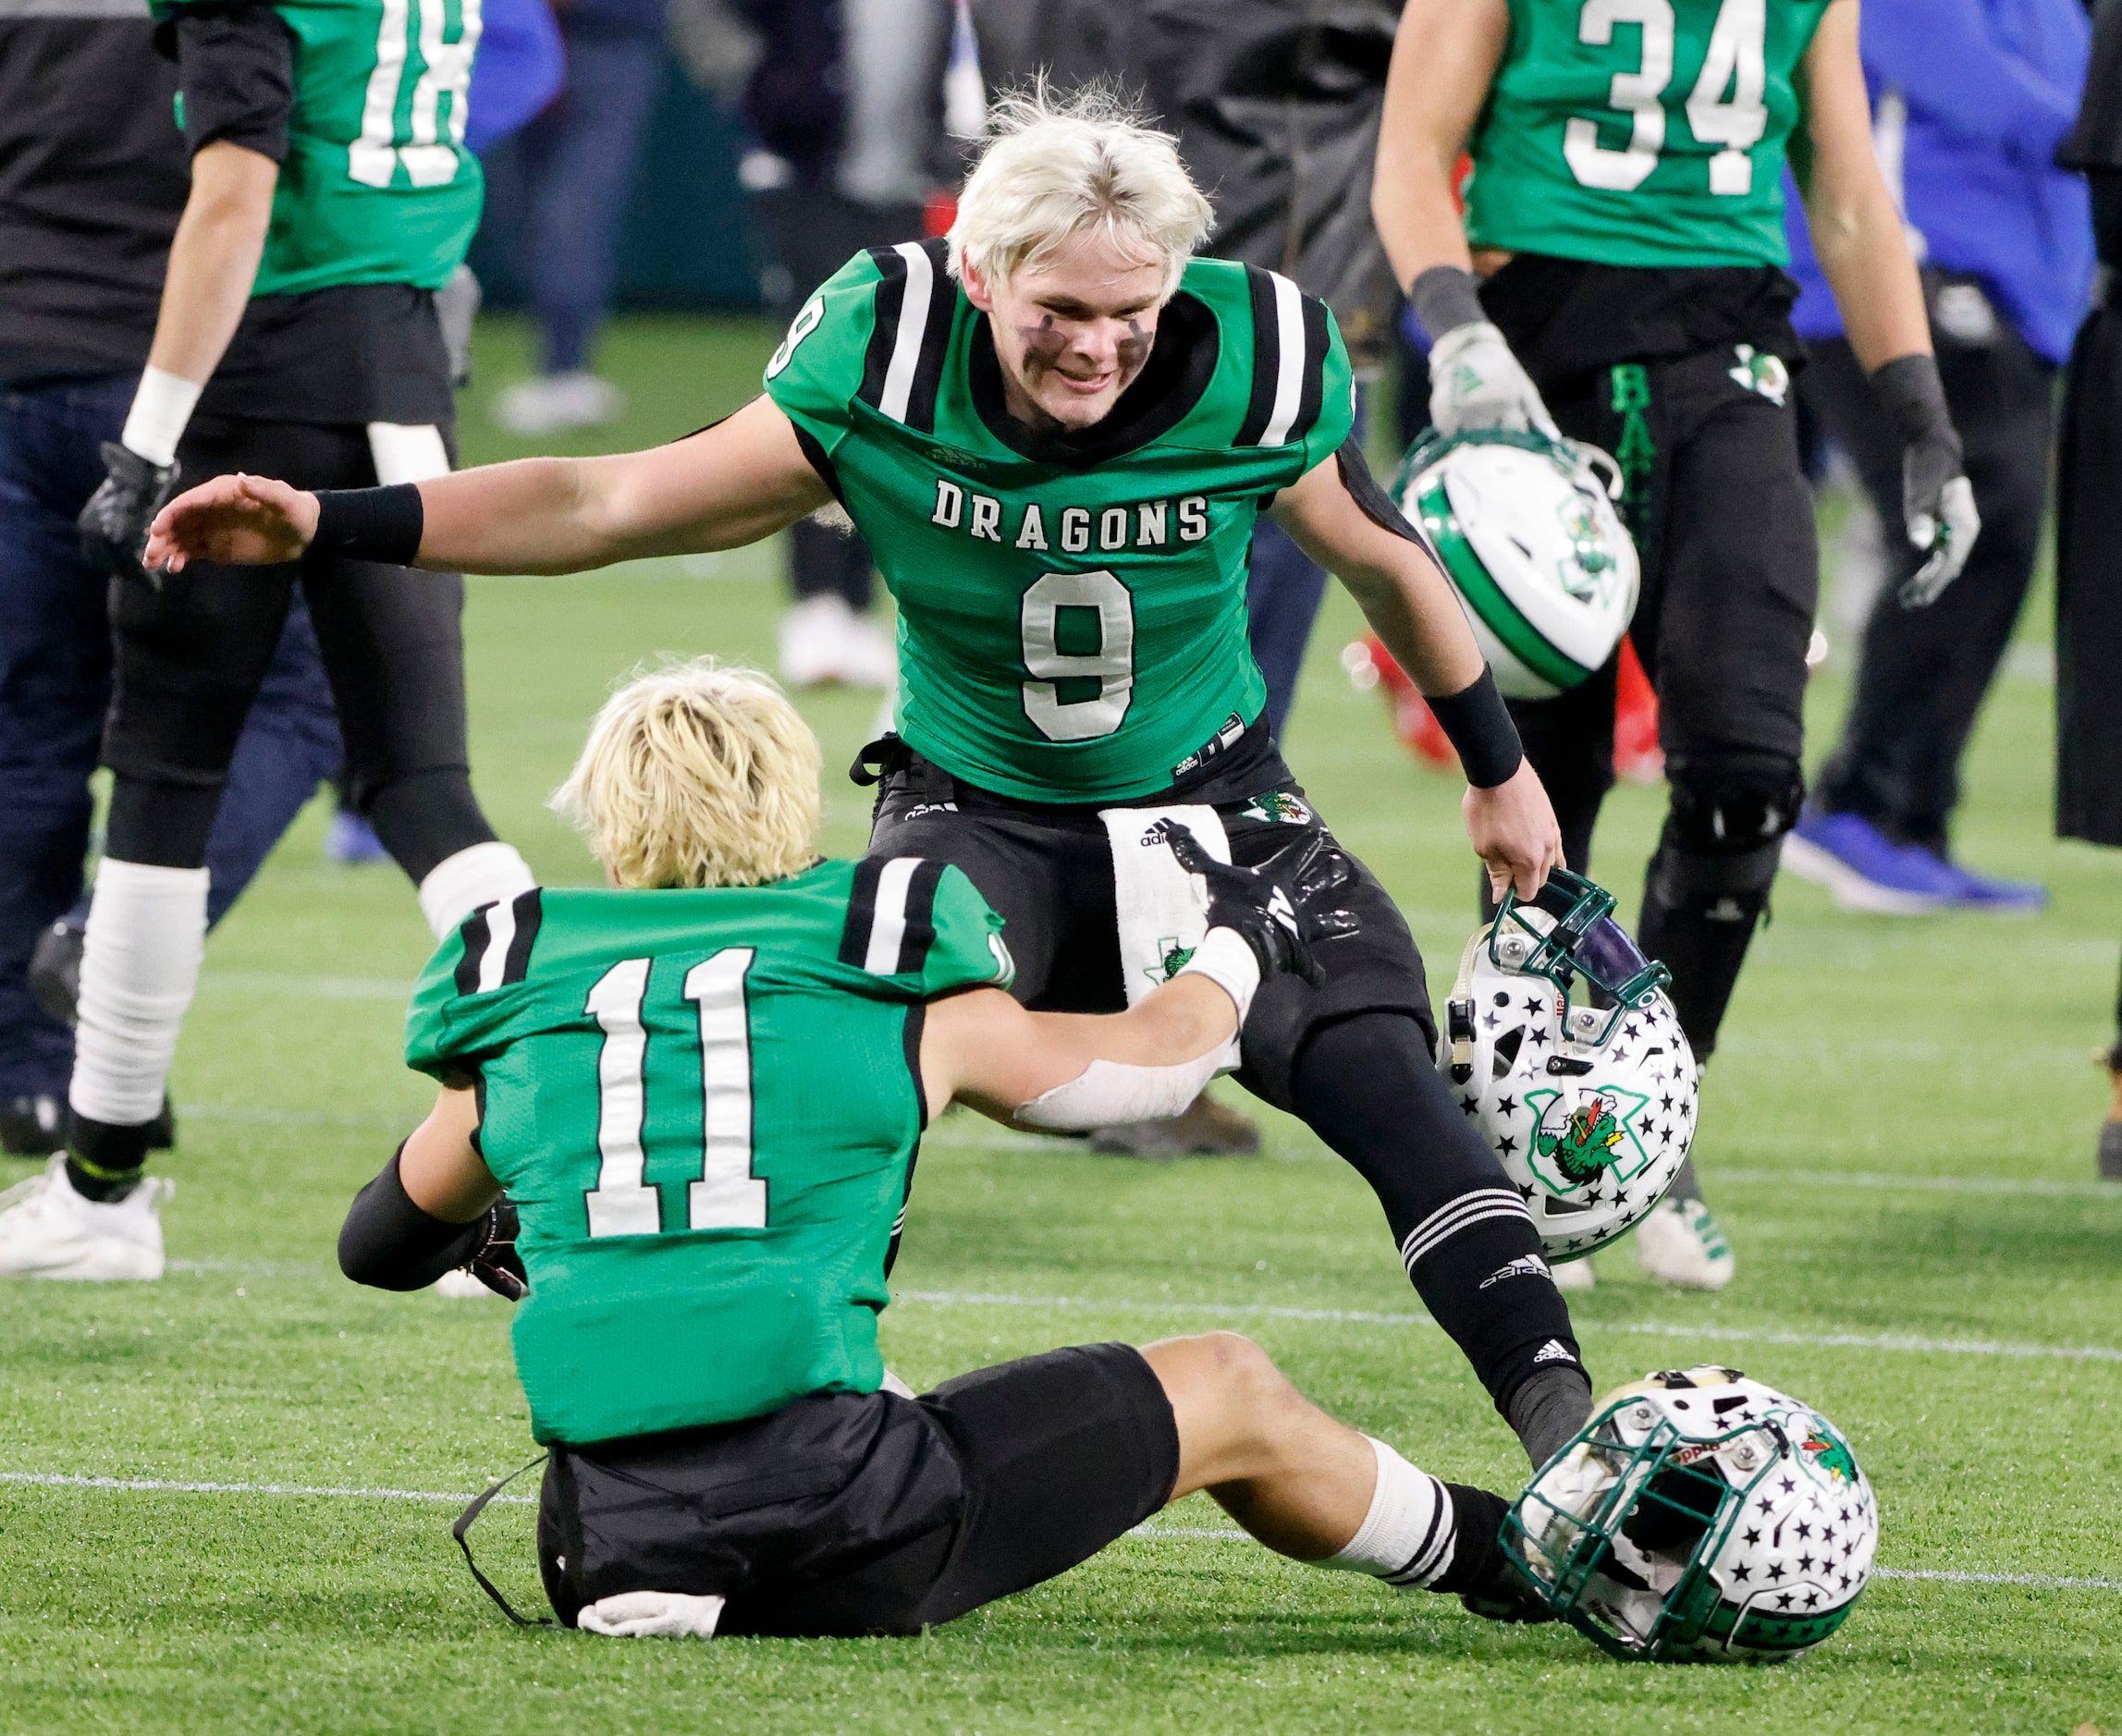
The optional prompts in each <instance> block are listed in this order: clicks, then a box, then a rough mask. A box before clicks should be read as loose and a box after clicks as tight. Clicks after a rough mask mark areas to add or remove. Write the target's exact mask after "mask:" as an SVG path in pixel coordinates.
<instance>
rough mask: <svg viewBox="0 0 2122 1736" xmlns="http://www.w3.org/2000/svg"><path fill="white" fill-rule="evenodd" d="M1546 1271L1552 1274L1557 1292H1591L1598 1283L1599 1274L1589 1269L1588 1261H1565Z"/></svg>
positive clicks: (1589, 1263)
mask: <svg viewBox="0 0 2122 1736" xmlns="http://www.w3.org/2000/svg"><path fill="white" fill-rule="evenodd" d="M1548 1269H1549V1270H1550V1271H1552V1273H1553V1274H1554V1287H1555V1289H1557V1290H1591V1289H1593V1288H1595V1287H1596V1286H1597V1284H1598V1283H1599V1274H1598V1273H1596V1272H1594V1271H1593V1270H1592V1269H1591V1262H1590V1261H1589V1260H1565V1261H1564V1262H1563V1263H1562V1265H1556V1266H1550V1267H1549V1268H1548Z"/></svg>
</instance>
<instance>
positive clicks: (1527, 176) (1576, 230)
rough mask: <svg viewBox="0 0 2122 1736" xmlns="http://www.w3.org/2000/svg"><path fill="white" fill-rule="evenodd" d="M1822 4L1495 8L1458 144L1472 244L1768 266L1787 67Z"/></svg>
mask: <svg viewBox="0 0 2122 1736" xmlns="http://www.w3.org/2000/svg"><path fill="white" fill-rule="evenodd" d="M1827 6H1828V0H1510V11H1511V32H1510V41H1509V43H1508V45H1507V46H1506V47H1505V49H1504V51H1503V64H1502V66H1501V67H1498V68H1497V72H1496V79H1495V83H1494V86H1493V87H1492V89H1491V90H1490V93H1489V102H1488V105H1487V107H1486V108H1485V109H1483V111H1482V114H1481V118H1480V121H1479V123H1478V126H1477V128H1476V129H1475V134H1474V138H1473V140H1472V141H1471V144H1470V146H1469V149H1470V150H1471V152H1472V153H1473V159H1474V173H1473V177H1472V178H1471V179H1470V180H1468V182H1467V183H1466V236H1467V238H1468V239H1469V240H1470V241H1472V242H1473V244H1474V245H1475V246H1476V247H1498V248H1507V249H1510V250H1511V251H1514V252H1522V253H1552V254H1556V255H1559V256H1560V257H1562V258H1564V259H1581V260H1590V261H1593V262H1596V263H1600V264H1603V265H1638V266H1661V265H1675V266H1691V265H1692V266H1699V265H1740V266H1745V265H1784V264H1787V263H1789V261H1790V251H1789V248H1788V246H1787V244H1786V243H1785V239H1784V228H1783V167H1784V153H1785V146H1786V144H1787V143H1788V141H1789V139H1790V133H1791V128H1793V127H1794V126H1796V125H1797V118H1798V106H1799V105H1798V97H1797V86H1796V83H1795V75H1796V73H1797V67H1798V63H1799V62H1800V61H1801V60H1803V59H1804V57H1805V52H1806V50H1807V48H1808V47H1809V46H1810V44H1811V42H1812V36H1813V31H1815V30H1816V29H1818V28H1819V24H1820V20H1821V15H1822V14H1823V13H1824V12H1825V11H1826V10H1827Z"/></svg>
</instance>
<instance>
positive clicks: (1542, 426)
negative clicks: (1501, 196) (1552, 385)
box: [1407, 265, 1562, 440]
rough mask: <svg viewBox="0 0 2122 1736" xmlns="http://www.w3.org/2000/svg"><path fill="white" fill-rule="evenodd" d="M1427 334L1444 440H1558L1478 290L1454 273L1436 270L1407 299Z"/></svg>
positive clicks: (1433, 410)
mask: <svg viewBox="0 0 2122 1736" xmlns="http://www.w3.org/2000/svg"><path fill="white" fill-rule="evenodd" d="M1407 299H1408V300H1409V301H1411V302H1413V303H1414V306H1415V317H1416V318H1417V319H1418V320H1420V321H1421V322H1422V329H1423V330H1424V331H1426V332H1428V333H1429V342H1430V348H1429V420H1430V422H1432V423H1433V424H1435V426H1436V429H1437V432H1438V433H1439V434H1463V433H1465V432H1466V430H1467V429H1469V428H1506V429H1509V430H1511V431H1512V432H1514V433H1517V434H1545V435H1547V437H1548V438H1549V439H1551V440H1559V439H1560V438H1561V437H1562V434H1561V431H1560V430H1559V429H1557V428H1556V427H1555V425H1554V418H1553V417H1552V416H1550V415H1549V414H1548V413H1547V405H1546V404H1545V403H1544V402H1542V401H1541V398H1540V395H1539V387H1538V386H1536V385H1534V384H1533V383H1532V376H1531V375H1530V374H1528V373H1527V372H1526V371H1525V369H1524V367H1523V366H1522V365H1521V364H1520V363H1519V361H1518V359H1517V358H1516V357H1515V356H1514V355H1513V354H1512V353H1511V347H1510V345H1509V344H1508V343H1507V342H1506V341H1505V340H1504V337H1503V333H1502V332H1500V331H1499V330H1497V329H1496V326H1495V324H1493V323H1492V322H1491V321H1490V319H1489V317H1488V315H1487V314H1486V313H1485V312H1482V309H1481V297H1480V283H1479V280H1478V278H1476V277H1475V275H1474V274H1473V273H1472V272H1470V271H1463V270H1461V269H1460V268H1459V267H1458V266H1456V265H1432V266H1430V267H1429V270H1428V271H1426V272H1424V273H1423V274H1422V275H1420V276H1418V277H1417V278H1416V279H1415V282H1414V283H1413V285H1412V286H1411V287H1409V289H1408V291H1407Z"/></svg>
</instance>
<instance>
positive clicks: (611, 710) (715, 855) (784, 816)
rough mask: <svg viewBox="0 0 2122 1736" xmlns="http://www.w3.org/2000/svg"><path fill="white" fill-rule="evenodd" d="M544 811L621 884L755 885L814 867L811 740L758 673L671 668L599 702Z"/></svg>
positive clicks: (702, 662) (707, 662) (701, 661)
mask: <svg viewBox="0 0 2122 1736" xmlns="http://www.w3.org/2000/svg"><path fill="white" fill-rule="evenodd" d="M551 806H552V808H553V810H554V812H555V813H560V814H564V815H565V816H566V817H567V818H569V819H570V820H572V821H573V822H574V823H575V825H576V826H577V827H579V828H580V829H581V831H582V834H583V837H584V838H586V839H587V840H588V843H589V847H590V850H591V852H592V853H593V854H594V855H595V857H596V859H597V860H598V861H599V862H602V863H603V864H604V866H605V869H606V871H607V873H608V874H610V876H611V879H612V883H613V884H614V885H615V886H632V887H660V886H760V885H763V884H764V883H766V882H767V881H769V880H780V879H784V878H786V877H787V876H788V875H790V874H796V873H798V872H800V871H801V870H803V868H806V867H808V866H809V865H810V864H811V863H812V862H815V861H816V859H817V838H818V741H817V738H816V736H815V735H813V734H812V733H811V731H810V726H809V725H808V724H806V723H804V722H803V719H802V718H801V717H800V716H798V715H796V708H795V707H794V706H793V705H791V704H790V703H789V702H788V701H787V700H786V699H785V698H783V697H782V694H781V690H780V689H779V687H777V686H776V685H775V684H774V682H773V681H772V680H771V679H768V678H767V677H766V676H764V675H761V674H760V673H759V672H758V671H757V670H756V669H742V668H732V667H728V666H724V665H722V664H720V663H718V662H717V661H716V660H715V659H714V658H713V657H700V658H696V659H695V660H693V662H691V663H677V664H671V665H669V666H667V667H664V668H661V669H657V670H656V671H654V672H653V673H651V674H646V675H639V674H637V675H636V676H634V677H633V679H631V680H629V681H628V682H627V683H626V685H625V686H623V687H621V688H620V689H619V691H617V692H615V693H613V694H612V696H611V697H610V698H609V699H607V701H605V703H604V709H603V710H601V711H599V712H598V713H597V715H596V721H595V723H593V724H591V726H590V733H589V740H588V741H587V742H586V743H585V744H584V745H583V752H582V757H581V758H580V759H579V760H577V761H576V762H575V768H574V770H573V771H572V772H571V773H570V774H569V776H568V781H567V782H566V783H564V784H562V785H561V786H560V787H559V789H557V790H555V791H554V792H553V798H552V802H551Z"/></svg>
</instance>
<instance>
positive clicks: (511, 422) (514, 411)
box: [494, 368, 626, 440]
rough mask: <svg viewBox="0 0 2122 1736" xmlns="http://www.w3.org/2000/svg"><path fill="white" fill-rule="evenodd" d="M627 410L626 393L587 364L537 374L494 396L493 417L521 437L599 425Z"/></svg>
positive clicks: (522, 438)
mask: <svg viewBox="0 0 2122 1736" xmlns="http://www.w3.org/2000/svg"><path fill="white" fill-rule="evenodd" d="M625 414H626V394H625V393H624V392H622V391H620V390H619V387H618V386H616V385H613V384H612V383H611V382H610V381H609V380H606V379H600V378H599V377H598V376H597V375H596V374H594V373H591V372H590V371H589V370H588V369H587V368H570V369H569V370H567V372H565V373H539V374H534V375H533V376H532V377H531V378H529V379H527V380H518V381H517V382H516V383H515V385H511V386H509V388H508V389H507V390H506V391H504V392H503V393H502V394H501V395H500V397H497V398H496V399H495V400H494V420H495V422H497V423H499V424H500V426H501V427H503V428H505V429H506V430H507V431H508V432H509V433H510V434H514V435H516V437H517V438H518V439H521V440H534V439H536V438H537V437H538V436H539V435H541V434H561V433H564V432H565V431H566V430H568V429H570V428H596V427H601V426H602V425H603V424H604V423H606V422H617V421H618V420H619V418H620V417H621V416H623V415H625Z"/></svg>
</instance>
